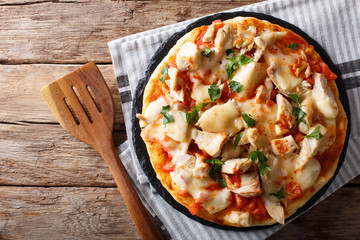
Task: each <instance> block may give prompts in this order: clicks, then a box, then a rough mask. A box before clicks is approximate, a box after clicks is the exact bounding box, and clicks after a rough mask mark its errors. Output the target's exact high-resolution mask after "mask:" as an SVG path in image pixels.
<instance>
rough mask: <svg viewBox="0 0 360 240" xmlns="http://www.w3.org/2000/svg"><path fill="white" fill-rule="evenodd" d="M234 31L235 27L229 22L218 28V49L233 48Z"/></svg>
mask: <svg viewBox="0 0 360 240" xmlns="http://www.w3.org/2000/svg"><path fill="white" fill-rule="evenodd" d="M233 31H234V28H233V26H232V25H231V24H229V23H225V25H224V26H223V27H222V28H220V29H218V31H217V33H216V37H215V40H214V44H215V48H216V49H217V50H221V49H230V48H233Z"/></svg>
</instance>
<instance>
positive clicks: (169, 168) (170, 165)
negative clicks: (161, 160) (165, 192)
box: [162, 162, 175, 173]
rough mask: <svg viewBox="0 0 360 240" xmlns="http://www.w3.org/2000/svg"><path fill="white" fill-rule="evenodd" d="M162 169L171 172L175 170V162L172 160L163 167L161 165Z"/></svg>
mask: <svg viewBox="0 0 360 240" xmlns="http://www.w3.org/2000/svg"><path fill="white" fill-rule="evenodd" d="M162 170H163V171H164V172H168V173H169V172H172V171H174V170H175V164H174V163H172V162H168V163H167V164H165V165H164V166H163V167H162Z"/></svg>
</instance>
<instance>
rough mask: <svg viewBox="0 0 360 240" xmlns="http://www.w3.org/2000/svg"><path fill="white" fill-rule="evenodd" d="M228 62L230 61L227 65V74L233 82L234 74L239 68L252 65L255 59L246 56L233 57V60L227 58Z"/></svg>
mask: <svg viewBox="0 0 360 240" xmlns="http://www.w3.org/2000/svg"><path fill="white" fill-rule="evenodd" d="M226 60H228V62H227V63H226V73H227V75H228V78H229V79H230V80H231V79H232V74H233V72H234V71H235V70H236V69H237V68H238V67H241V66H243V65H246V64H248V63H251V62H252V61H253V60H254V58H248V57H246V56H245V55H244V54H242V55H238V56H236V55H233V56H232V57H231V58H226Z"/></svg>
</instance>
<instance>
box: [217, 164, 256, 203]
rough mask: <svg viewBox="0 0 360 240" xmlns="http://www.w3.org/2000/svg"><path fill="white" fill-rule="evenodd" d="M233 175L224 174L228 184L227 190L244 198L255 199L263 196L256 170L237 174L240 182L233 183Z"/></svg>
mask: <svg viewBox="0 0 360 240" xmlns="http://www.w3.org/2000/svg"><path fill="white" fill-rule="evenodd" d="M231 176H232V175H228V174H223V177H224V179H225V181H226V183H227V188H228V189H229V190H230V191H232V192H234V193H236V194H239V195H241V196H243V197H247V198H249V197H254V196H258V195H260V194H261V186H260V181H259V175H258V173H257V171H256V169H255V168H252V169H249V170H248V171H247V172H246V173H244V174H235V175H234V176H237V177H239V179H240V180H239V182H240V184H239V183H238V182H237V181H232V179H233V178H232V177H231Z"/></svg>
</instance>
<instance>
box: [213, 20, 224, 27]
mask: <svg viewBox="0 0 360 240" xmlns="http://www.w3.org/2000/svg"><path fill="white" fill-rule="evenodd" d="M212 23H213V24H214V23H218V25H217V28H218V29H219V28H222V27H223V26H224V25H225V24H224V23H223V22H222V21H221V20H220V19H216V20H215V21H213V22H212Z"/></svg>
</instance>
